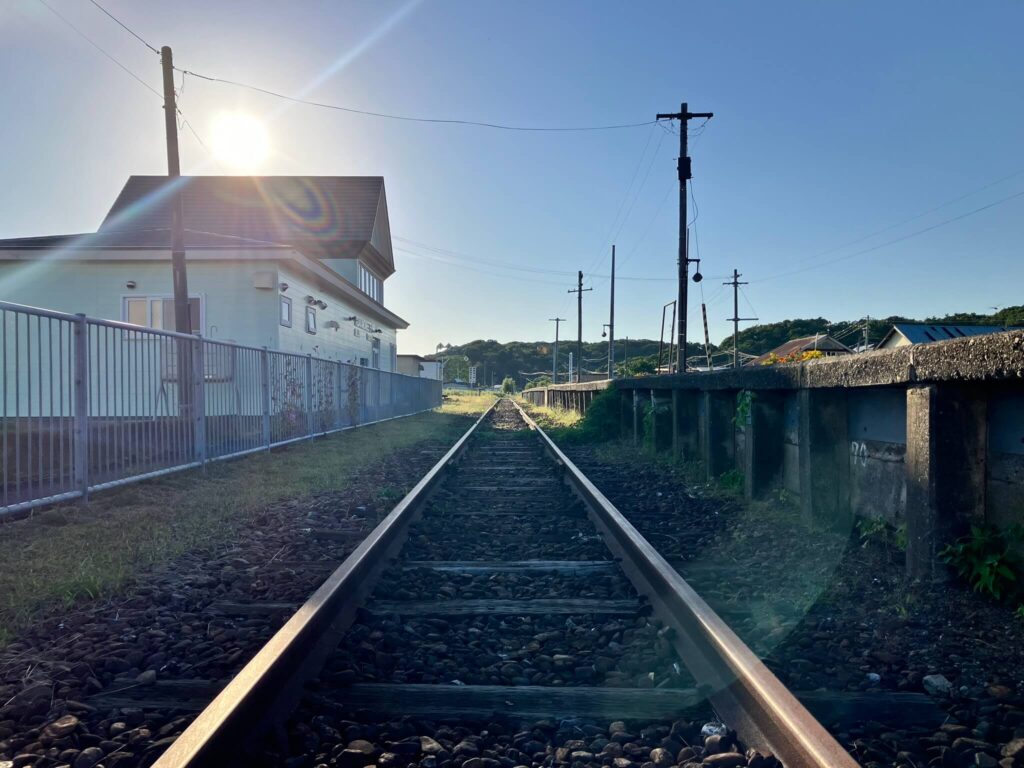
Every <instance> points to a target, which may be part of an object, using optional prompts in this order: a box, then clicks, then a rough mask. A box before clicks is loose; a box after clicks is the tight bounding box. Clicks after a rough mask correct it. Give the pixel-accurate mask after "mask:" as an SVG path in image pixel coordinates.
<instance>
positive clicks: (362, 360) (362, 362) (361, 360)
mask: <svg viewBox="0 0 1024 768" xmlns="http://www.w3.org/2000/svg"><path fill="white" fill-rule="evenodd" d="M359 364H360V365H361V366H363V368H365V367H366V366H368V365H369V364H370V361H369V360H367V359H366V358H365V357H360V358H359Z"/></svg>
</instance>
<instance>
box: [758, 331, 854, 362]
mask: <svg viewBox="0 0 1024 768" xmlns="http://www.w3.org/2000/svg"><path fill="white" fill-rule="evenodd" d="M815 349H817V350H819V351H821V352H830V353H832V354H839V355H846V354H850V353H852V352H853V350H852V349H850V348H849V347H848V346H846V345H845V344H843V343H842V342H841V341H836V340H835V339H833V338H832V337H831V336H829V335H828V334H826V333H820V334H818V335H816V336H803V337H801V338H799V339H790V340H789V341H787V342H786V343H784V344H780V345H779V346H777V347H776V348H775V349H773V350H771V351H770V352H765V353H764V354H763V355H758V356H757V357H755V358H754V359H753V360H751V361H750V362H749V363H747V365H760V364H761V363H763V362H764V361H765V360H767V359H768V358H769V357H771V356H772V355H775V356H777V357H786V356H788V355H792V354H793V353H794V352H806V351H808V350H815Z"/></svg>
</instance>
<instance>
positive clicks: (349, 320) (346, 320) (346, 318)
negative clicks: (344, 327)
mask: <svg viewBox="0 0 1024 768" xmlns="http://www.w3.org/2000/svg"><path fill="white" fill-rule="evenodd" d="M341 319H342V320H344V321H345V322H347V323H348V322H352V321H354V320H355V319H356V316H355V315H352V317H343V318H341Z"/></svg>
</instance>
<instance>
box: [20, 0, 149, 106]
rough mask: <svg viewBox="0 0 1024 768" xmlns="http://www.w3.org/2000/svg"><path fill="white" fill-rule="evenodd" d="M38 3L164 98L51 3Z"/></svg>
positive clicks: (43, 0) (40, 0) (44, 0)
mask: <svg viewBox="0 0 1024 768" xmlns="http://www.w3.org/2000/svg"><path fill="white" fill-rule="evenodd" d="M39 3H40V4H41V5H42V6H43V7H44V8H46V10H48V11H49V12H50V13H52V14H53V15H54V16H56V17H57V18H58V19H60V20H61V21H63V22H64V23H65V24H66V25H67V26H68V27H70V28H71V29H72V30H73V31H74V32H75V34H76V35H78V36H79V37H81V38H82V39H83V40H85V41H86V42H87V43H88V44H89V45H91V46H92V47H93V48H95V49H96V50H97V51H99V52H100V53H102V54H103V55H104V56H106V57H107V58H108V59H110V60H111V61H112V62H114V64H116V65H117V66H118V67H120V68H121V69H122V70H124V72H125V73H126V74H128V75H129V76H131V77H132V78H134V79H135V80H136V81H138V82H139V84H141V85H142V86H143V87H144V88H146V89H148V90H149V91H151V92H152V93H153V94H155V95H156V97H157V98H158V99H160V100H161V101H162V100H163V98H164V97H163V94H162V93H160V91H158V90H157V89H156V88H154V87H153V86H151V85H150V84H149V83H147V82H146V81H145V80H143V79H142V78H141V77H139V76H138V75H137V74H135V73H134V72H132V71H131V70H130V69H128V67H126V66H125V65H124V64H122V63H121V62H120V61H119V60H118V59H117V58H116V57H115V56H114V55H113V54H111V53H110V52H108V51H107V50H106V49H105V48H104V47H103V46H101V45H100V44H99V43H97V42H96V41H95V40H93V39H92V38H91V37H89V36H88V35H87V34H85V32H83V31H82V30H80V29H79V28H78V27H76V26H75V25H74V24H72V23H71V22H70V21H69V20H68V19H67V18H66V17H65V16H64V15H63V14H61V13H60V12H59V11H57V9H56V8H54V7H53V6H51V5H50V4H49V3H47V2H46V0H39Z"/></svg>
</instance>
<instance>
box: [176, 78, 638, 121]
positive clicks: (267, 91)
mask: <svg viewBox="0 0 1024 768" xmlns="http://www.w3.org/2000/svg"><path fill="white" fill-rule="evenodd" d="M175 70H177V71H178V72H184V73H186V74H189V75H192V77H198V78H199V79H200V80H207V81H209V82H211V83H222V84H224V85H232V86H235V87H236V88H244V89H246V90H250V91H255V92H256V93H262V94H264V95H266V96H273V97H274V98H277V99H283V100H285V101H290V102H292V103H294V104H303V105H305V106H308V107H319V108H321V109H331V110H335V111H337V112H346V113H349V114H353V115H362V116H364V117H377V118H381V119H385V120H398V121H401V122H408V123H433V124H440V125H465V126H471V127H476V128H492V129H494V130H499V131H523V132H549V133H551V132H554V133H580V132H586V131H616V130H621V129H625V128H640V127H642V126H645V125H651V124H653V123H654V122H656V121H654V120H644V121H642V122H638V123H617V124H612V125H574V126H552V125H509V124H507V123H490V122H484V121H481V120H462V119H455V118H441V117H420V116H417V115H399V114H394V113H391V112H376V111H373V110H369V109H356V108H355V107H345V106H342V105H341V104H328V103H327V102H323V101H313V100H312V99H303V98H300V97H298V96H289V95H288V94H286V93H280V92H278V91H272V90H270V89H269V88H262V87H260V86H258V85H252V84H250V83H242V82H239V81H238V80H229V79H227V78H224V77H213V76H211V75H204V74H202V73H200V72H196V71H195V70H192V69H184V68H181V67H175Z"/></svg>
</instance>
